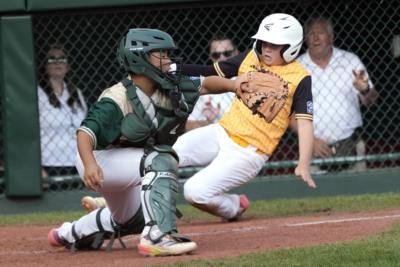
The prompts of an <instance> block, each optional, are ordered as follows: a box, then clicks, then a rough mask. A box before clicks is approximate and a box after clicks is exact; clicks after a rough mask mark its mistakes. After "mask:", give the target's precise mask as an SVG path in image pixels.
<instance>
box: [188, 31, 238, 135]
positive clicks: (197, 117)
mask: <svg viewBox="0 0 400 267" xmlns="http://www.w3.org/2000/svg"><path fill="white" fill-rule="evenodd" d="M209 53H210V54H209V55H210V59H211V61H212V62H213V63H215V62H220V61H223V60H226V59H229V58H231V57H234V56H236V55H238V54H239V51H238V49H237V47H236V45H235V44H234V42H233V41H232V39H230V38H229V37H227V36H226V35H223V34H221V33H219V34H216V35H215V36H214V37H213V38H212V39H211V41H210V44H209ZM234 96H235V94H233V93H225V94H219V95H203V96H200V98H199V100H198V101H197V103H196V105H195V107H194V110H193V112H192V114H190V116H189V119H188V121H187V122H186V131H189V130H192V129H195V128H198V127H202V126H205V125H208V124H210V123H216V122H217V121H218V120H219V119H221V117H222V115H223V114H224V113H225V111H227V110H228V109H229V107H230V105H231V103H232V100H233V98H234Z"/></svg>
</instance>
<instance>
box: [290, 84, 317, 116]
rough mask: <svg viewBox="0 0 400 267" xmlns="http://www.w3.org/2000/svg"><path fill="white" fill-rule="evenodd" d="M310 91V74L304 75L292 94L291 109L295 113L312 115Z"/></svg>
mask: <svg viewBox="0 0 400 267" xmlns="http://www.w3.org/2000/svg"><path fill="white" fill-rule="evenodd" d="M310 105H311V106H312V92H311V76H306V77H304V79H303V80H301V82H300V83H299V85H298V86H297V88H296V91H295V93H294V96H293V105H292V113H293V111H294V112H295V113H296V114H311V115H312V107H310Z"/></svg>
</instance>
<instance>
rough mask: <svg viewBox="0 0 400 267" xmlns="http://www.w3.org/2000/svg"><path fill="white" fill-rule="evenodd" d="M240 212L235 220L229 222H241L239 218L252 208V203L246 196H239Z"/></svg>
mask: <svg viewBox="0 0 400 267" xmlns="http://www.w3.org/2000/svg"><path fill="white" fill-rule="evenodd" d="M239 205H240V206H239V211H238V213H236V215H235V216H234V217H233V218H230V219H228V220H227V221H228V222H236V221H237V220H239V218H240V217H241V216H242V214H243V213H244V212H245V211H246V210H247V209H248V208H249V206H250V201H249V199H248V198H247V197H246V195H240V196H239Z"/></svg>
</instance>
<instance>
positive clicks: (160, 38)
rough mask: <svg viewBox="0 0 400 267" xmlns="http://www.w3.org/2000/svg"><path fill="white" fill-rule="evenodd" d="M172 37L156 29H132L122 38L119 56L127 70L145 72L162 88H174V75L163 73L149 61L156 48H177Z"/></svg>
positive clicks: (120, 61) (138, 72) (144, 73)
mask: <svg viewBox="0 0 400 267" xmlns="http://www.w3.org/2000/svg"><path fill="white" fill-rule="evenodd" d="M175 49H176V46H175V43H174V40H173V39H172V37H171V36H170V35H169V34H168V33H166V32H163V31H160V30H156V29H145V28H135V29H130V30H129V31H128V33H127V34H126V35H125V36H124V37H123V38H122V39H121V41H120V44H119V47H118V50H117V57H118V61H119V63H120V64H121V66H123V67H124V68H125V70H126V71H128V72H130V73H135V74H143V75H145V76H147V77H149V78H150V79H152V80H154V81H155V82H157V83H158V84H159V85H160V87H161V88H162V89H173V88H174V84H175V83H176V81H175V80H174V78H175V77H174V75H171V74H170V73H163V72H162V71H161V70H160V69H158V68H156V67H155V66H154V65H152V64H151V63H150V62H149V53H150V52H152V51H156V50H175Z"/></svg>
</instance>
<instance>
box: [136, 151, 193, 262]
mask: <svg viewBox="0 0 400 267" xmlns="http://www.w3.org/2000/svg"><path fill="white" fill-rule="evenodd" d="M142 162H143V167H144V171H145V176H144V178H143V181H142V191H141V202H142V206H143V214H144V218H145V222H146V227H145V230H144V231H143V233H142V238H141V240H140V244H139V245H138V249H139V253H141V254H143V255H151V256H164V255H179V254H184V253H188V252H191V251H193V250H195V249H196V248H197V245H196V243H194V242H192V241H191V240H190V239H189V238H188V237H185V236H182V235H178V234H177V232H178V231H177V227H176V218H175V216H176V197H177V193H178V184H177V181H176V179H177V173H178V161H177V156H176V154H175V152H174V151H173V150H172V148H171V147H155V148H154V150H152V151H149V153H148V154H147V156H145V157H144V158H143V161H142Z"/></svg>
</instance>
